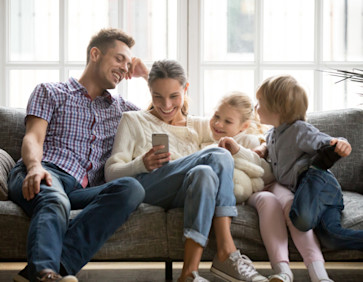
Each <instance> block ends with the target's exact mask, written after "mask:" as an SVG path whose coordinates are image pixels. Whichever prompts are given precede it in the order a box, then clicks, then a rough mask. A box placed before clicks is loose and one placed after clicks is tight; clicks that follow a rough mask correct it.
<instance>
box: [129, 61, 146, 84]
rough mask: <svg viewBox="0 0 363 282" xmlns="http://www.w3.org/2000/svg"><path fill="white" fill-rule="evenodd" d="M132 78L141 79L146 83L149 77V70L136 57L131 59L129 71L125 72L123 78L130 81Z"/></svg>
mask: <svg viewBox="0 0 363 282" xmlns="http://www.w3.org/2000/svg"><path fill="white" fill-rule="evenodd" d="M132 77H143V78H144V79H145V80H146V81H147V80H148V77H149V70H148V68H147V67H146V65H145V64H144V62H143V61H142V60H141V59H139V58H136V57H133V58H132V61H131V65H130V67H129V71H128V72H127V74H126V76H125V78H126V79H131V78H132Z"/></svg>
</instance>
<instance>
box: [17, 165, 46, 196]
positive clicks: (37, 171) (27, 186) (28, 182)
mask: <svg viewBox="0 0 363 282" xmlns="http://www.w3.org/2000/svg"><path fill="white" fill-rule="evenodd" d="M43 179H44V180H45V183H46V184H47V185H48V186H51V185H52V177H51V175H50V173H49V172H48V171H46V170H45V169H44V168H43V167H42V165H41V164H38V165H34V166H32V167H31V168H30V169H29V170H28V174H27V175H26V177H25V179H24V181H23V186H22V189H23V196H24V198H25V199H26V200H27V201H30V200H31V199H33V198H34V197H35V195H36V194H38V193H39V192H40V182H41V181H42V180H43Z"/></svg>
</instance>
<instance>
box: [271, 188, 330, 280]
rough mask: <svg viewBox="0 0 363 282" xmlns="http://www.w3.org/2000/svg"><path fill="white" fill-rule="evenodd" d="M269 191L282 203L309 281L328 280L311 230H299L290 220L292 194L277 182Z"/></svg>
mask: <svg viewBox="0 0 363 282" xmlns="http://www.w3.org/2000/svg"><path fill="white" fill-rule="evenodd" d="M271 192H272V193H274V194H275V195H276V197H277V198H278V199H279V201H280V203H281V205H282V208H283V211H284V214H285V219H286V224H287V226H288V228H289V231H290V235H291V238H292V240H293V241H294V243H295V246H296V248H297V249H298V251H299V253H300V254H301V256H302V258H303V260H304V263H305V265H306V267H307V268H308V270H309V275H310V278H311V281H313V282H317V281H320V280H323V279H325V280H326V281H329V276H328V273H327V272H326V270H325V267H324V257H323V254H322V252H321V250H320V245H319V242H318V240H317V237H316V236H315V234H314V232H313V230H309V231H306V232H303V231H299V230H298V229H297V228H296V227H295V226H294V225H293V224H292V222H291V220H290V217H289V212H290V208H291V205H292V202H293V199H294V194H293V193H292V192H291V191H290V190H288V189H287V188H285V187H283V186H281V185H279V184H276V185H274V186H273V187H272V189H271Z"/></svg>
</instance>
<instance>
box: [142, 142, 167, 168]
mask: <svg viewBox="0 0 363 282" xmlns="http://www.w3.org/2000/svg"><path fill="white" fill-rule="evenodd" d="M164 147H165V146H164V145H159V146H155V147H153V148H152V149H151V150H150V151H149V152H147V153H146V154H145V155H144V157H143V161H144V166H145V168H146V169H147V170H148V171H153V170H154V169H156V168H159V167H162V166H163V165H164V164H165V163H167V162H168V161H170V153H169V152H168V153H161V154H158V153H157V151H158V150H160V149H163V148H164Z"/></svg>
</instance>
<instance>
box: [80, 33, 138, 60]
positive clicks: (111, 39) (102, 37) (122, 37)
mask: <svg viewBox="0 0 363 282" xmlns="http://www.w3.org/2000/svg"><path fill="white" fill-rule="evenodd" d="M116 40H119V41H121V42H123V43H125V44H126V45H127V46H128V47H129V48H131V47H132V46H134V45H135V40H134V39H133V38H132V37H131V36H129V35H128V34H127V33H125V32H124V31H122V30H121V29H116V28H105V29H101V30H100V31H99V32H98V33H97V34H95V35H94V36H93V37H92V38H91V41H90V42H89V44H88V47H87V64H88V62H89V59H90V52H91V49H92V48H93V47H97V48H98V49H100V50H101V52H102V54H105V53H106V52H107V50H108V49H109V48H111V47H113V46H115V41H116Z"/></svg>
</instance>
